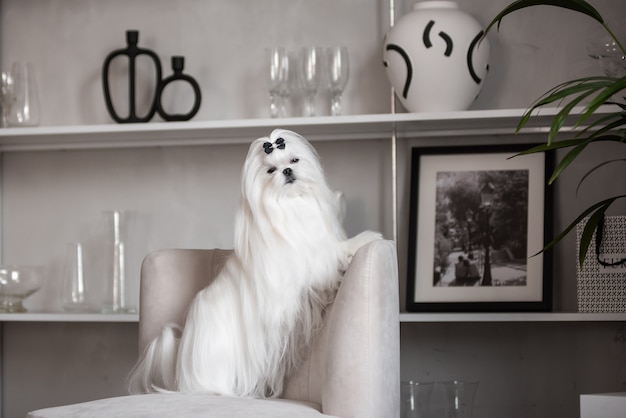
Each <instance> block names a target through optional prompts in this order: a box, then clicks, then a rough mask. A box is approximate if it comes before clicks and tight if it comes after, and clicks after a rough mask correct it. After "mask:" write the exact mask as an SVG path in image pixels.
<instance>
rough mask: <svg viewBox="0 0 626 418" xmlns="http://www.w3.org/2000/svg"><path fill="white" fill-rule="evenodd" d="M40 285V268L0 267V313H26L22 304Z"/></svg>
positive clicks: (41, 275)
mask: <svg viewBox="0 0 626 418" xmlns="http://www.w3.org/2000/svg"><path fill="white" fill-rule="evenodd" d="M42 283H43V274H42V269H41V268H40V267H32V266H0V313H13V312H26V308H25V307H24V305H23V304H22V302H23V301H24V299H26V298H27V297H29V296H30V295H32V294H33V293H35V292H36V291H37V290H39V288H40V287H41V285H42Z"/></svg>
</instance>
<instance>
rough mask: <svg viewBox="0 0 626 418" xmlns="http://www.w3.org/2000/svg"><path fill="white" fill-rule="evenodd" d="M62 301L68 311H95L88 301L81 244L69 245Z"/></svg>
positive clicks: (66, 255)
mask: <svg viewBox="0 0 626 418" xmlns="http://www.w3.org/2000/svg"><path fill="white" fill-rule="evenodd" d="M61 299H62V300H61V301H62V303H63V309H65V310H66V311H70V312H88V311H91V310H92V309H93V307H92V306H91V303H89V301H88V300H87V288H86V285H85V268H84V257H83V245H82V244H81V243H80V242H72V243H69V244H67V250H66V254H65V266H64V268H63V295H62V298H61Z"/></svg>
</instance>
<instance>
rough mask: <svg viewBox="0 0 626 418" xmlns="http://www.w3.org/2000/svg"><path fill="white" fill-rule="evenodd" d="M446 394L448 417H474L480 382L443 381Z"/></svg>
mask: <svg viewBox="0 0 626 418" xmlns="http://www.w3.org/2000/svg"><path fill="white" fill-rule="evenodd" d="M441 385H443V387H444V389H445V394H446V418H472V416H473V413H474V397H475V396H476V391H477V390H478V382H459V381H456V380H455V381H452V382H442V383H441Z"/></svg>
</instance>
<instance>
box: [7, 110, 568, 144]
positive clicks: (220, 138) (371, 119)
mask: <svg viewBox="0 0 626 418" xmlns="http://www.w3.org/2000/svg"><path fill="white" fill-rule="evenodd" d="M557 111H558V110H557V109H554V108H552V109H543V110H542V111H541V114H540V115H537V117H534V118H532V119H531V121H530V122H529V123H528V125H527V127H526V128H525V129H524V131H523V132H524V133H544V132H547V130H548V128H547V127H548V126H549V124H550V120H551V118H552V117H553V116H554V115H555V114H556V112H557ZM523 112H524V110H523V109H502V110H473V111H462V112H442V113H398V114H378V115H349V116H320V117H312V118H304V117H297V118H281V119H240V120H216V121H188V122H159V123H134V124H108V125H78V126H48V127H35V128H3V129H0V152H9V151H39V150H41V151H44V150H62V149H102V148H129V147H153V146H186V145H222V144H235V143H250V142H251V141H252V140H254V139H256V138H258V137H259V136H263V135H268V134H269V133H270V131H271V130H272V129H274V128H277V127H281V128H286V129H291V130H294V131H297V132H298V133H300V134H302V135H304V136H305V137H306V138H308V139H309V140H311V141H336V140H368V139H388V138H389V137H390V135H391V132H392V130H393V129H396V133H397V136H398V137H399V138H439V137H451V136H452V137H472V136H482V135H485V136H487V135H510V134H512V133H514V131H515V127H516V126H517V123H518V122H519V119H520V117H521V115H522V114H523ZM568 129H573V126H572V124H571V121H568V122H566V124H565V126H564V128H563V131H567V130H568Z"/></svg>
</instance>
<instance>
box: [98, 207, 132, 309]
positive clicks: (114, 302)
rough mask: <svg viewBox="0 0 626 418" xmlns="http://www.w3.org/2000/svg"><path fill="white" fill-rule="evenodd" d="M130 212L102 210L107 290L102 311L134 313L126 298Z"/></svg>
mask: <svg viewBox="0 0 626 418" xmlns="http://www.w3.org/2000/svg"><path fill="white" fill-rule="evenodd" d="M130 217H131V213H130V212H127V211H119V210H110V211H105V212H104V222H105V227H106V230H107V237H106V248H107V251H106V260H107V261H108V262H107V263H105V264H106V267H107V270H106V278H107V292H106V298H105V301H104V306H103V308H102V313H135V312H136V311H137V310H136V308H135V307H133V306H128V304H127V300H126V286H127V283H126V278H127V274H126V271H127V261H128V259H127V257H126V254H127V251H128V248H127V244H128V238H129V236H128V235H129V229H130V225H129V222H130Z"/></svg>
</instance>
